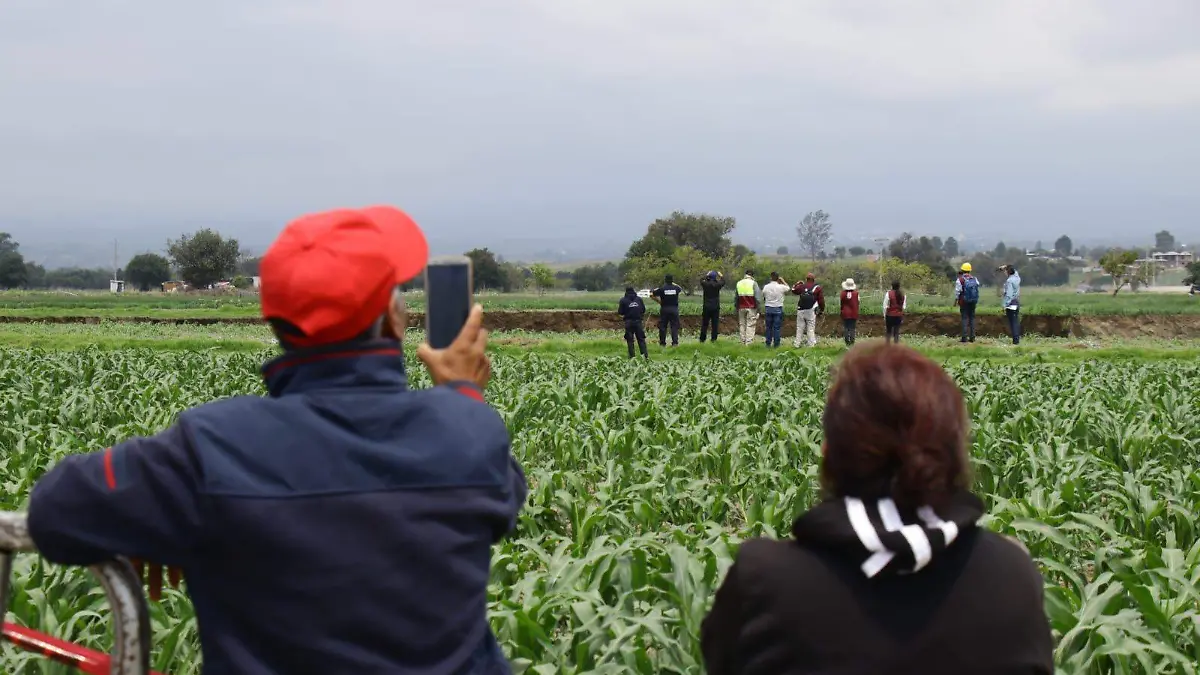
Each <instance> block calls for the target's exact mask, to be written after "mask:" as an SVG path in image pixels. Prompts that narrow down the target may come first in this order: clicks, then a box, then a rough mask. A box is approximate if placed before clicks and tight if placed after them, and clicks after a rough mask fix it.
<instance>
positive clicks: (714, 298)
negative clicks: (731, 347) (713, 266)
mask: <svg viewBox="0 0 1200 675" xmlns="http://www.w3.org/2000/svg"><path fill="white" fill-rule="evenodd" d="M722 288H725V276H724V275H722V274H721V273H720V272H716V271H712V272H709V273H708V274H706V275H704V278H703V279H701V280H700V290H701V291H702V292H703V293H704V309H703V310H701V311H702V314H701V316H700V342H704V340H705V338H706V337H707V334H708V327H709V326H710V325H711V326H712V341H713V342H716V341H717V327H718V326H719V325H720V323H721V289H722Z"/></svg>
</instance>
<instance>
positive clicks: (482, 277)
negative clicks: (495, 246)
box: [463, 248, 512, 292]
mask: <svg viewBox="0 0 1200 675" xmlns="http://www.w3.org/2000/svg"><path fill="white" fill-rule="evenodd" d="M463 255H465V256H467V257H468V258H470V259H471V275H472V277H473V278H474V280H475V282H474V285H475V292H479V291H481V290H483V289H487V288H490V289H494V290H500V291H507V290H510V289H511V288H512V279H511V275H506V274H505V273H504V271H503V270H501V269H500V261H499V260H497V259H496V254H495V253H492V252H491V251H489V250H488V249H487V248H473V249H471V250H470V251H467V252H466V253H464V254H463Z"/></svg>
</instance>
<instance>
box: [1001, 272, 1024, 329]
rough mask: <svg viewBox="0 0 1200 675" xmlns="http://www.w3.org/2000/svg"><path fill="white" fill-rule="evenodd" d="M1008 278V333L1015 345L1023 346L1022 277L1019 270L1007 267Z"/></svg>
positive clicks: (1006, 299) (1006, 290) (1005, 304)
mask: <svg viewBox="0 0 1200 675" xmlns="http://www.w3.org/2000/svg"><path fill="white" fill-rule="evenodd" d="M1004 271H1005V272H1008V278H1007V279H1005V280H1004V315H1005V316H1006V317H1008V331H1009V333H1010V334H1011V335H1012V341H1013V344H1014V345H1019V344H1021V275H1019V274H1017V268H1015V267H1013V266H1012V265H1005V266H1004Z"/></svg>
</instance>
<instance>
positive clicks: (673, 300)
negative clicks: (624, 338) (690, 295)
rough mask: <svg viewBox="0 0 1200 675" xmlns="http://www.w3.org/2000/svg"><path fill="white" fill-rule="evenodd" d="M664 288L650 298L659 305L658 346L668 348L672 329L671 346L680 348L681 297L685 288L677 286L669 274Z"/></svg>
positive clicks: (657, 290)
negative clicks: (668, 338)
mask: <svg viewBox="0 0 1200 675" xmlns="http://www.w3.org/2000/svg"><path fill="white" fill-rule="evenodd" d="M663 281H664V283H663V285H662V286H659V287H658V288H656V289H654V290H653V291H651V292H650V297H652V298H654V301H655V302H657V303H658V304H659V307H660V309H659V311H658V344H659V345H661V346H663V347H666V346H667V328H670V329H671V346H672V347H678V346H679V296H681V295H683V288H681V287H679V286H678V285H676V284H675V277H673V276H671V275H670V274H668V275H667V276H666V278H665V279H664V280H663Z"/></svg>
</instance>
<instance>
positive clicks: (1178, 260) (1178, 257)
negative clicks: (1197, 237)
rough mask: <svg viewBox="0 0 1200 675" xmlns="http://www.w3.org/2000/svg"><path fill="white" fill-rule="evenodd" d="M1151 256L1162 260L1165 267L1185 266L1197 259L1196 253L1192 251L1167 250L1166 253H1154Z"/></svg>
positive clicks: (1158, 260)
mask: <svg viewBox="0 0 1200 675" xmlns="http://www.w3.org/2000/svg"><path fill="white" fill-rule="evenodd" d="M1151 257H1152V258H1154V260H1155V261H1157V262H1160V263H1162V264H1163V266H1165V267H1183V266H1184V265H1189V264H1191V262H1192V261H1193V260H1195V254H1193V253H1192V252H1191V251H1167V252H1165V253H1152V254H1151Z"/></svg>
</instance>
